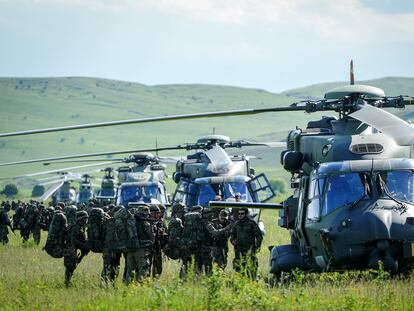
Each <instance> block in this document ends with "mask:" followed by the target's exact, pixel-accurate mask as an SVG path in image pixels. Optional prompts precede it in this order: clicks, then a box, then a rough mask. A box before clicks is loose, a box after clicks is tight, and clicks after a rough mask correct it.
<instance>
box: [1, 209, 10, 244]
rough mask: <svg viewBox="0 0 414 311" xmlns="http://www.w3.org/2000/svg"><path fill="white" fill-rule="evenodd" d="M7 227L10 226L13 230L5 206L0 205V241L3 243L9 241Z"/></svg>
mask: <svg viewBox="0 0 414 311" xmlns="http://www.w3.org/2000/svg"><path fill="white" fill-rule="evenodd" d="M7 227H10V229H11V230H12V231H13V228H12V226H11V223H10V218H9V215H7V211H6V208H5V207H0V241H1V243H3V245H6V244H7V243H9V237H8V234H9V229H8V228H7Z"/></svg>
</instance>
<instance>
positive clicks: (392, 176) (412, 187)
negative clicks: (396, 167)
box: [380, 171, 414, 204]
mask: <svg viewBox="0 0 414 311" xmlns="http://www.w3.org/2000/svg"><path fill="white" fill-rule="evenodd" d="M380 175H381V178H382V180H383V181H384V182H385V184H386V189H385V190H386V191H387V193H388V194H389V195H390V196H391V197H392V198H394V199H397V200H400V201H404V202H408V203H411V204H413V203H414V173H413V172H412V171H388V172H383V173H381V174H380ZM384 196H387V195H386V194H385V195H384Z"/></svg>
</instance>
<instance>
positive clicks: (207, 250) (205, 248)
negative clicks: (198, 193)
mask: <svg viewBox="0 0 414 311" xmlns="http://www.w3.org/2000/svg"><path fill="white" fill-rule="evenodd" d="M201 212H202V207H201V206H199V205H196V206H193V208H192V210H191V212H190V213H187V214H186V215H185V216H184V228H183V234H182V241H181V246H182V252H183V258H182V260H183V265H182V268H181V271H180V277H184V276H185V274H186V273H187V271H188V266H189V264H190V263H191V262H192V261H193V260H194V263H195V272H196V273H197V274H201V273H202V272H203V270H204V272H205V274H206V275H210V274H211V272H212V265H213V263H212V261H213V255H212V246H213V239H214V238H216V237H219V236H221V235H224V234H228V232H229V230H230V229H231V227H230V226H228V227H226V228H224V229H220V230H217V229H216V228H214V225H213V223H212V222H211V218H212V216H213V211H212V210H211V209H205V210H204V211H203V212H202V215H201ZM197 214H199V216H197ZM197 219H198V220H197ZM187 222H194V224H192V225H191V230H194V231H197V233H196V234H194V232H193V233H190V234H189V233H187V229H186V226H187ZM189 237H190V238H189ZM191 239H196V241H192V240H191Z"/></svg>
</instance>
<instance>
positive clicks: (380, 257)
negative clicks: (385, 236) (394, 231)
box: [368, 240, 398, 274]
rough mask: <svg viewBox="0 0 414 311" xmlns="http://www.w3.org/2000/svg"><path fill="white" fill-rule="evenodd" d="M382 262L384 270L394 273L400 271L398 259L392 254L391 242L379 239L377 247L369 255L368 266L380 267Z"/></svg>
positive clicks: (372, 267)
mask: <svg viewBox="0 0 414 311" xmlns="http://www.w3.org/2000/svg"><path fill="white" fill-rule="evenodd" d="M380 261H381V262H382V264H383V267H384V270H386V271H389V272H390V273H392V274H395V273H397V271H398V261H397V259H395V258H394V257H393V256H392V252H391V247H390V243H389V242H388V241H387V240H379V241H378V242H377V245H376V248H375V249H374V250H373V251H372V252H371V253H370V254H369V255H368V268H369V269H375V270H377V269H379V267H380V263H379V262H380Z"/></svg>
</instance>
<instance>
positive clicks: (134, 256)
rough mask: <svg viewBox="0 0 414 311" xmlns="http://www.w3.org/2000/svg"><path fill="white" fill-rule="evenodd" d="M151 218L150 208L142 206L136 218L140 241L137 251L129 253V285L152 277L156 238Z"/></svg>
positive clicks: (127, 278) (127, 274) (127, 277)
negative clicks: (151, 256)
mask: <svg viewBox="0 0 414 311" xmlns="http://www.w3.org/2000/svg"><path fill="white" fill-rule="evenodd" d="M149 216H150V210H149V208H148V206H142V207H141V208H140V209H139V211H138V215H137V217H136V228H137V236H138V239H139V240H138V245H137V250H136V251H131V252H128V253H127V262H126V265H127V272H126V279H125V281H126V283H127V284H128V283H130V282H131V281H132V280H133V279H135V281H138V282H140V281H142V279H144V278H145V277H149V276H150V255H151V247H152V246H153V244H154V240H155V237H154V233H153V232H152V228H151V224H150V222H149V221H148V219H149ZM134 274H135V276H134Z"/></svg>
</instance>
